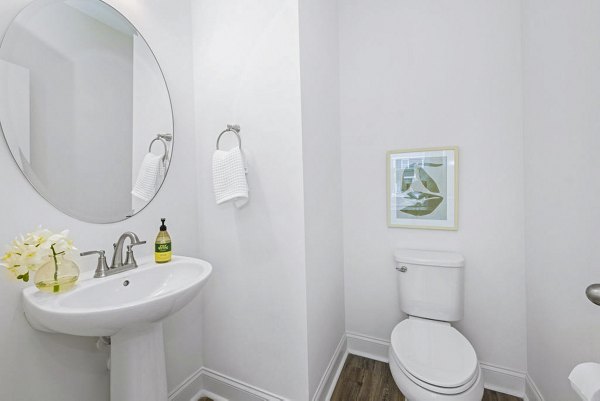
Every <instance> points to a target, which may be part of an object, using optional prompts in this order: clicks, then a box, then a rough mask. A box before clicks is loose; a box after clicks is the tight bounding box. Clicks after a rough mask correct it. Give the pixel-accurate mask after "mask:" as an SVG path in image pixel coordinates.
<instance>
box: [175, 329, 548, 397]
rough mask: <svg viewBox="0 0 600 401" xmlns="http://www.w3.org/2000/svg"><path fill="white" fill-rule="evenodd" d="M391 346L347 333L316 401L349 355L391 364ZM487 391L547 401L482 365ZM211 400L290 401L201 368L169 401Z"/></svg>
mask: <svg viewBox="0 0 600 401" xmlns="http://www.w3.org/2000/svg"><path fill="white" fill-rule="evenodd" d="M389 346H390V342H389V341H386V340H382V339H380V338H375V337H370V336H367V335H363V334H358V333H351V332H349V333H346V334H345V335H344V336H343V337H342V338H341V339H340V342H339V344H338V346H337V348H336V350H335V352H334V354H333V356H332V358H331V360H330V361H329V365H328V366H327V369H326V370H325V372H324V374H323V377H322V379H321V382H320V383H319V386H318V387H317V390H316V391H315V394H314V396H313V398H312V401H329V399H330V398H331V395H332V393H333V390H334V389H335V385H336V384H337V381H338V379H339V376H340V374H341V372H342V368H343V367H344V363H345V362H346V358H347V356H348V354H354V355H359V356H363V357H365V358H370V359H375V360H377V361H381V362H385V363H388V350H389ZM480 366H481V370H482V373H483V378H484V386H485V388H487V389H490V390H494V391H499V392H501V393H504V394H508V395H513V396H516V397H521V398H523V399H524V400H525V401H544V398H543V397H542V396H541V394H540V392H539V390H538V388H537V386H536V385H535V383H534V382H533V380H532V379H531V377H530V376H529V375H527V374H525V373H524V372H519V371H515V370H512V369H507V368H504V367H501V366H496V365H493V364H490V363H486V362H481V363H480ZM202 396H208V397H210V398H212V399H214V400H215V401H286V400H285V398H282V397H280V396H277V395H275V394H272V393H269V392H267V391H265V390H262V389H260V388H258V387H255V386H252V385H250V384H248V383H244V382H241V381H239V380H236V379H233V378H231V377H229V376H226V375H224V374H221V373H219V372H215V371H213V370H210V369H207V368H201V369H199V370H198V371H197V372H196V373H194V374H193V375H192V376H190V377H189V378H188V379H187V380H185V381H184V382H183V383H182V384H181V385H180V386H179V387H178V388H177V389H175V390H174V391H173V392H172V393H171V394H170V396H169V401H197V400H198V399H199V398H201V397H202Z"/></svg>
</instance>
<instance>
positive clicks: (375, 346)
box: [346, 332, 390, 363]
mask: <svg viewBox="0 0 600 401" xmlns="http://www.w3.org/2000/svg"><path fill="white" fill-rule="evenodd" d="M346 337H348V352H349V353H351V354H354V355H358V356H364V357H365V358H369V359H375V360H376V361H381V362H385V363H388V350H389V348H390V342H389V341H386V340H382V339H379V338H375V337H370V336H366V335H364V334H358V333H352V332H348V333H346Z"/></svg>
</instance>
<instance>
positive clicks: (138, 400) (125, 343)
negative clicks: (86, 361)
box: [23, 256, 212, 401]
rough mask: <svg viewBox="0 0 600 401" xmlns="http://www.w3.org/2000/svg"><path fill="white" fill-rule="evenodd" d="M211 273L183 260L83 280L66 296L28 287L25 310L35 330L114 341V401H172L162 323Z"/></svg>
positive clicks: (196, 261)
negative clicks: (108, 338) (106, 337)
mask: <svg viewBox="0 0 600 401" xmlns="http://www.w3.org/2000/svg"><path fill="white" fill-rule="evenodd" d="M211 272H212V266H211V265H210V264H209V263H208V262H205V261H202V260H199V259H193V258H187V257H181V256H179V257H173V260H172V261H171V262H169V263H165V264H155V263H153V262H146V263H141V264H140V266H139V267H138V268H137V269H134V270H129V271H126V272H123V273H120V274H116V275H114V276H110V277H106V278H91V275H90V276H88V277H83V278H82V280H81V281H80V282H79V283H78V284H77V285H76V287H75V288H74V289H73V290H71V291H69V292H66V293H64V294H50V293H45V292H40V291H38V290H37V288H35V287H29V288H26V289H25V290H23V307H24V309H25V315H26V317H27V320H28V321H29V323H30V324H31V326H32V327H34V328H35V329H38V330H41V331H46V332H50V333H64V334H71V335H76V336H94V337H101V336H110V337H111V344H112V345H111V371H110V399H111V401H166V400H167V398H168V395H167V379H166V371H165V354H164V343H163V329H162V320H163V319H165V318H166V317H167V316H169V315H171V314H173V313H175V312H177V311H178V310H180V309H181V308H182V307H184V306H185V305H186V304H188V303H189V302H190V301H191V300H192V299H193V298H194V297H195V296H196V295H197V294H198V293H199V292H200V288H202V286H203V285H204V283H205V282H206V280H207V279H208V277H209V276H210V274H211Z"/></svg>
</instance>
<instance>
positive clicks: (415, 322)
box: [389, 249, 483, 401]
mask: <svg viewBox="0 0 600 401" xmlns="http://www.w3.org/2000/svg"><path fill="white" fill-rule="evenodd" d="M394 258H395V261H396V266H395V267H396V270H397V272H398V273H397V279H398V288H399V294H400V309H402V311H403V312H405V313H406V314H408V316H409V318H408V319H405V320H403V321H402V322H400V323H398V324H397V325H396V327H394V330H393V331H392V337H391V341H390V343H391V346H390V348H389V363H390V370H391V372H392V376H393V377H394V381H395V382H396V384H397V385H398V388H400V391H402V394H404V396H405V397H406V398H407V399H410V400H418V401H441V400H444V401H480V400H481V397H482V396H483V378H482V374H481V368H480V366H479V363H478V361H477V354H476V352H475V349H474V348H473V346H472V345H471V343H470V342H469V340H468V339H467V338H466V337H464V336H463V335H462V334H461V333H460V332H458V330H456V329H455V328H453V327H452V326H451V324H450V322H455V321H458V320H461V319H462V316H463V288H464V280H463V277H464V276H463V275H464V272H463V270H464V263H465V261H464V258H463V257H462V255H459V254H456V253H450V252H433V251H421V250H407V249H399V250H397V251H396V252H395V253H394Z"/></svg>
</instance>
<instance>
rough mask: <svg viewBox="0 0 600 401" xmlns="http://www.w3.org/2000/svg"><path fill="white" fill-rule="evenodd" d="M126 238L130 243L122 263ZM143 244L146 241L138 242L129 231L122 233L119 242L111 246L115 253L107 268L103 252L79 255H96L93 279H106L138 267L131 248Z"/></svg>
mask: <svg viewBox="0 0 600 401" xmlns="http://www.w3.org/2000/svg"><path fill="white" fill-rule="evenodd" d="M128 238H129V242H130V243H129V245H127V254H126V256H125V262H123V245H125V240H126V239H128ZM145 243H146V241H140V239H139V238H138V236H137V235H136V234H135V233H133V232H131V231H128V232H126V233H123V234H122V235H121V236H120V237H119V240H118V241H117V242H116V243H115V244H113V247H114V248H115V252H114V254H113V258H112V264H111V265H110V267H108V265H107V264H106V257H105V256H104V251H90V252H82V253H81V254H80V255H81V256H88V255H94V254H98V255H99V257H98V266H97V267H96V272H95V273H94V278H101V277H107V276H111V275H113V274H117V273H121V272H124V271H127V270H131V269H135V268H136V267H138V265H137V262H136V260H135V257H134V255H133V247H134V246H138V245H143V244H145Z"/></svg>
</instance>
